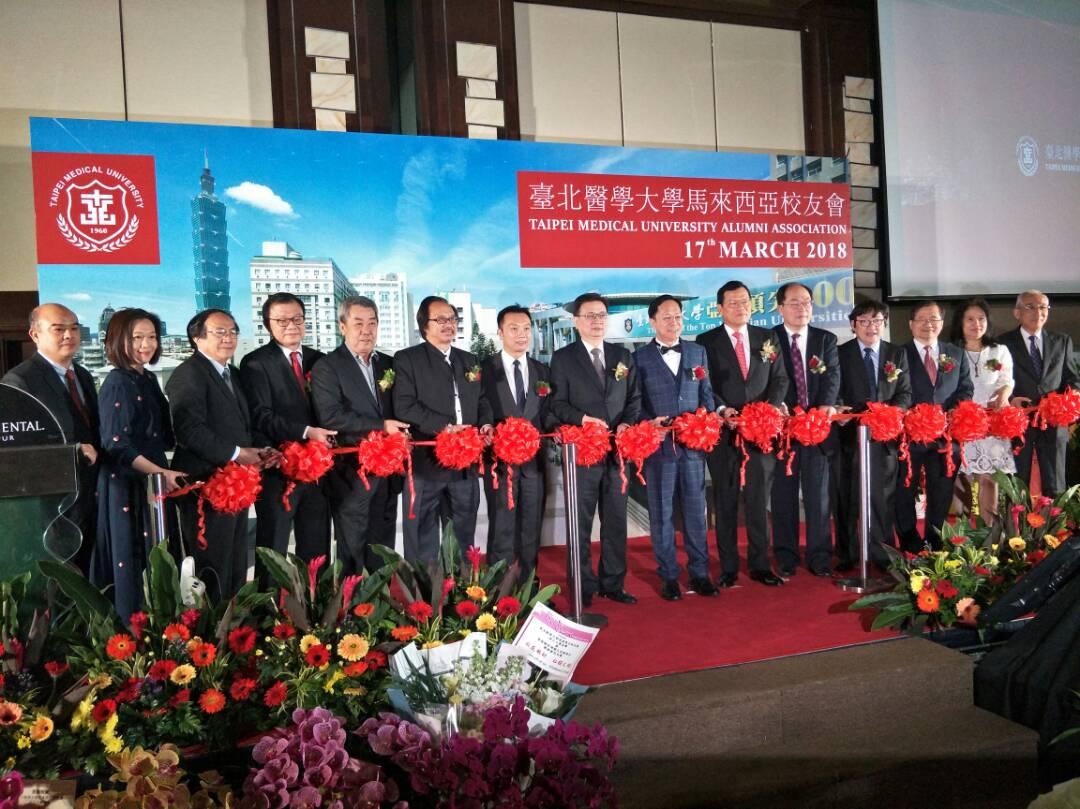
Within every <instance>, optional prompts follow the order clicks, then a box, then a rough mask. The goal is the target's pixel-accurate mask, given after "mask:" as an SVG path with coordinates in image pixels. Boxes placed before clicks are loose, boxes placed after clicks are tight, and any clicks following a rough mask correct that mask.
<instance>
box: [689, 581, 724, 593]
mask: <svg viewBox="0 0 1080 809" xmlns="http://www.w3.org/2000/svg"><path fill="white" fill-rule="evenodd" d="M690 589H691V590H693V591H694V592H695V593H697V594H698V595H699V596H717V595H720V591H719V590H718V589H717V587H716V585H715V584H713V583H712V582H711V581H709V578H708V576H705V577H703V578H700V579H697V578H695V579H690Z"/></svg>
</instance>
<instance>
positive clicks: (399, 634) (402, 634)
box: [390, 626, 419, 643]
mask: <svg viewBox="0 0 1080 809" xmlns="http://www.w3.org/2000/svg"><path fill="white" fill-rule="evenodd" d="M417 634H419V633H418V632H417V630H416V627H415V626H395V627H394V628H393V629H391V630H390V635H391V636H392V637H393V639H394V640H399V641H401V642H402V643H407V642H408V641H410V640H412V639H413V638H415V637H416V636H417Z"/></svg>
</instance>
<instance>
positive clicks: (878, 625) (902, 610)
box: [870, 604, 913, 631]
mask: <svg viewBox="0 0 1080 809" xmlns="http://www.w3.org/2000/svg"><path fill="white" fill-rule="evenodd" d="M912 612H913V608H912V606H911V605H910V604H908V605H905V606H903V607H891V608H889V609H887V610H882V611H881V612H880V613H878V615H877V617H876V618H874V623H872V624H871V625H870V630H871V631H874V630H878V629H884V628H885V627H890V626H895V627H899V626H902V625H903V623H904V621H906V620H907V619H908V618H910V617H911V616H912Z"/></svg>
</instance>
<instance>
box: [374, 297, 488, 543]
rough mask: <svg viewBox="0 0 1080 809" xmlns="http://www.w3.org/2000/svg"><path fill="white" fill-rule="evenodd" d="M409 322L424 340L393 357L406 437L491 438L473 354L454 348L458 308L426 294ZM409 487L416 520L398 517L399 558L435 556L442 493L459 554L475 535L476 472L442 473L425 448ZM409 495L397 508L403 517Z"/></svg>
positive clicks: (417, 454)
mask: <svg viewBox="0 0 1080 809" xmlns="http://www.w3.org/2000/svg"><path fill="white" fill-rule="evenodd" d="M416 325H417V326H418V327H419V329H420V334H422V335H423V337H424V341H423V342H422V343H420V344H419V345H415V346H411V347H409V348H406V349H404V350H402V351H399V352H397V354H395V355H394V373H395V378H394V383H393V401H394V415H395V416H396V417H397V418H399V419H401V420H402V421H403V422H406V423H408V424H409V425H410V426H411V427H412V431H413V437H414V438H415V439H417V440H419V441H430V440H432V439H434V438H435V436H436V435H437V434H438V433H441V432H442V431H443V430H448V431H451V432H454V431H459V430H463V429H465V428H466V427H468V426H473V427H479V428H480V432H481V434H482V435H483V436H484V437H485V438H486V439H490V437H491V434H492V426H491V407H490V406H489V405H488V401H487V397H485V396H484V392H483V387H482V385H481V384H480V381H481V378H482V373H481V370H480V361H479V360H478V359H477V358H476V356H475V355H474V354H470V353H469V352H468V351H462V350H461V349H460V348H456V347H455V346H454V340H455V339H456V338H457V335H458V314H457V310H456V309H454V307H453V306H451V305H450V302H449V301H447V300H446V299H445V298H440V297H438V296H435V295H430V296H428V297H426V298H424V300H422V301H421V302H420V307H419V308H418V309H417V310H416ZM412 463H413V480H414V486H415V490H416V495H415V500H414V501H413V504H412V506H411V509H412V511H413V513H414V514H415V518H412V519H410V518H408V517H406V519H405V520H404V523H405V525H404V531H403V533H404V537H405V558H406V559H407V560H409V561H410V562H423V563H427V562H431V561H433V560H434V559H436V557H437V556H438V553H439V506H440V502H441V501H442V499H443V495H444V493H445V495H446V496H447V499H448V504H449V512H450V513H449V515H448V516H449V521H450V523H451V524H452V525H453V527H454V535H455V536H456V537H457V542H458V546H459V548H460V549H461V551H462V553H463V554H464V552H465V550H466V549H468V548H470V547H472V544H473V540H474V537H475V534H476V513H477V510H478V509H479V508H480V485H479V483H478V481H477V477H476V467H470V468H468V469H464V470H455V469H446V468H445V467H443V466H442V465H440V464H439V462H438V461H437V460H436V459H435V451H434V448H432V447H417V448H415V449H414V450H413V456H412ZM409 497H410V496H409V493H408V492H406V493H405V498H404V499H405V504H404V506H403V511H404V513H405V514H406V515H408V514H409V511H410V505H409Z"/></svg>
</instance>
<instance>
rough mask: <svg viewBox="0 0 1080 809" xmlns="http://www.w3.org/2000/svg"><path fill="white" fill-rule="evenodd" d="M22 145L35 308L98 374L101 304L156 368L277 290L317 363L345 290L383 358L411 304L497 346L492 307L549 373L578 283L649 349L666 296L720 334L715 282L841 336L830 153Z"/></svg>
mask: <svg viewBox="0 0 1080 809" xmlns="http://www.w3.org/2000/svg"><path fill="white" fill-rule="evenodd" d="M31 143H32V148H33V152H34V154H33V169H34V190H35V212H36V222H37V244H38V261H39V267H38V272H39V291H40V297H41V300H42V301H59V302H62V303H64V304H66V305H68V306H69V307H71V308H72V309H73V310H75V312H76V313H77V314H78V315H79V318H80V321H81V322H82V323H83V324H84V325H85V326H86V327H87V332H86V333H85V334H84V341H83V353H82V359H83V361H84V363H85V364H86V365H87V366H88V367H90V368H91V369H92V370H95V371H97V373H98V374H99V376H100V375H101V374H102V373H103V372H104V366H105V360H104V357H103V352H102V350H101V343H102V336H103V332H104V329H105V326H106V325H107V323H108V320H109V318H110V317H111V315H112V313H113V312H114V311H115V309H117V308H120V307H125V306H140V307H143V308H146V309H150V310H152V311H154V312H156V313H158V314H159V315H160V316H161V317H162V319H163V320H164V321H165V324H166V326H165V333H166V335H167V336H166V338H165V339H164V341H163V342H164V355H163V359H162V361H161V367H160V369H159V370H160V371H161V372H162V373H164V374H165V375H167V374H168V372H169V370H170V368H171V367H172V366H174V365H175V363H176V362H178V361H179V360H181V359H182V358H183V357H184V356H186V354H187V353H188V351H189V349H188V347H187V341H186V339H185V338H184V336H183V335H184V331H185V325H186V323H187V321H188V319H189V318H190V317H191V316H192V315H193V314H194V313H195V312H196V311H198V310H199V309H202V308H206V307H210V306H217V307H221V308H224V309H229V310H230V311H232V313H233V314H234V316H235V317H236V320H237V322H238V324H239V326H240V329H241V335H242V337H241V345H240V350H239V352H238V354H243V353H245V352H246V351H250V350H251V349H252V348H254V347H255V346H257V345H259V344H260V343H262V342H264V341H265V340H266V339H267V333H266V330H265V329H264V328H263V324H262V321H261V317H260V314H259V310H260V307H261V305H262V302H263V301H264V300H265V299H266V296H267V295H268V294H270V293H272V292H278V291H288V292H292V293H294V294H296V295H298V296H300V297H301V298H302V299H303V300H304V302H305V304H306V307H307V312H308V335H309V341H310V343H311V344H312V345H313V346H315V347H317V348H319V349H322V350H324V351H326V350H330V349H332V348H334V346H336V345H337V342H338V340H339V335H338V330H337V322H336V321H337V304H338V303H339V302H340V301H341V300H342V299H343V298H344V297H345V296H346V295H350V294H361V295H366V296H368V297H370V298H372V299H373V300H375V301H376V303H377V304H378V305H379V308H380V345H381V347H383V348H385V349H386V350H388V351H391V352H393V351H395V350H397V349H400V348H403V347H404V346H407V345H409V344H411V343H413V342H415V341H416V340H417V339H419V338H418V335H417V334H416V327H415V311H416V305H417V304H418V303H419V301H420V300H421V299H422V298H423V297H424V296H426V295H430V294H441V295H444V296H446V297H447V298H448V299H449V300H450V302H451V303H452V304H453V305H454V306H455V307H457V309H458V310H459V312H460V314H461V325H460V330H459V340H458V344H459V345H460V346H461V347H463V348H470V349H472V350H474V351H478V352H480V353H489V352H493V351H494V350H495V349H496V346H497V336H496V323H495V314H496V312H497V311H498V309H499V308H501V307H503V306H506V305H508V304H511V303H520V304H523V305H526V306H529V307H530V309H531V310H532V313H533V317H534V322H535V324H536V330H535V343H534V353H535V354H536V355H537V356H538V357H540V358H541V359H548V358H550V356H551V354H552V352H553V351H554V350H556V349H557V348H559V347H561V346H562V345H565V344H566V343H567V342H569V341H571V340H572V339H574V333H573V327H572V320H571V318H570V316H569V313H568V312H567V311H566V309H565V305H566V303H567V302H569V301H571V300H572V299H573V298H574V297H575V296H576V295H578V294H579V293H581V292H584V291H587V290H597V291H600V292H602V293H604V294H605V295H607V296H608V297H609V302H610V311H611V313H612V317H611V318H610V319H609V324H608V336H609V338H611V339H615V340H619V341H622V342H625V343H628V344H631V345H633V344H640V343H643V342H645V341H647V340H648V339H650V338H651V336H652V330H651V328H650V326H649V322H648V317H647V314H646V308H647V306H648V303H649V301H650V300H651V299H652V298H653V297H654V296H656V295H658V294H660V293H665V292H666V293H671V294H674V295H676V296H678V297H679V299H680V300H682V301H683V303H684V307H685V311H686V336H687V337H689V338H693V337H694V336H695V335H696V334H700V333H701V332H703V331H705V330H707V329H709V328H712V327H714V326H716V325H718V324H719V322H720V321H719V314H718V311H717V307H716V290H717V287H719V286H720V285H721V284H723V283H724V282H726V281H728V280H731V279H733V278H738V279H741V280H743V281H744V282H745V283H746V284H747V285H748V286H749V287H750V288H751V290H752V293H753V302H754V313H753V320H754V322H755V323H757V324H759V325H763V326H772V325H775V324H776V323H778V322H779V314H778V312H777V310H776V302H775V291H776V289H777V287H778V286H779V285H780V284H781V283H783V282H784V281H785V280H789V279H792V278H798V279H800V280H802V281H803V282H804V283H806V284H807V286H809V287H810V288H811V289H812V290H813V293H814V298H815V302H816V309H815V315H814V316H815V321H816V322H817V324H818V325H821V326H823V327H824V328H829V329H832V330H834V331H837V332H838V333H839V334H844V333H849V332H848V328H847V312H848V311H849V309H850V307H851V305H852V303H853V300H852V298H853V290H852V277H851V267H852V262H851V256H852V250H851V228H850V202H849V194H848V188H847V185H846V183H847V164H846V162H845V161H843V160H834V159H831V158H812V157H803V156H801V155H792V156H789V155H776V154H757V153H743V152H740V153H714V152H699V151H673V150H660V149H635V148H618V147H595V146H577V145H567V144H548V143H522V142H514V141H482V140H465V139H448V138H433V137H410V136H396V135H368V134H353V133H325V132H306V131H297V130H285V129H276V130H275V129H244V128H232V127H217V126H188V125H178V124H150V123H124V122H115V121H89V120H67V119H64V120H61V119H46V118H35V119H31Z"/></svg>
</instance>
